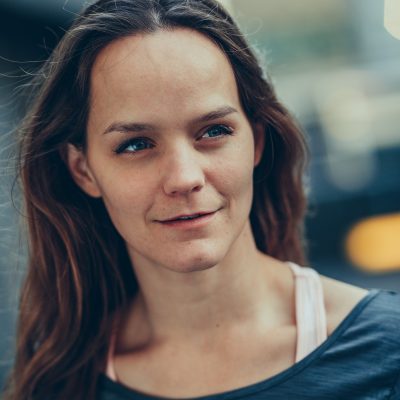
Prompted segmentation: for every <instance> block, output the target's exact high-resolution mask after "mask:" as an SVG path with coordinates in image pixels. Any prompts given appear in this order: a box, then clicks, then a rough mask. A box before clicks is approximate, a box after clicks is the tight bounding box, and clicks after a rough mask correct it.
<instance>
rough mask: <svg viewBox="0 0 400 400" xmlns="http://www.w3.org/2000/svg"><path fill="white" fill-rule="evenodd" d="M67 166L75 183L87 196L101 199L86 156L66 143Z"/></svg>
mask: <svg viewBox="0 0 400 400" xmlns="http://www.w3.org/2000/svg"><path fill="white" fill-rule="evenodd" d="M67 164H68V169H69V172H70V174H71V175H72V178H73V180H74V181H75V183H76V184H77V185H78V186H79V187H80V188H81V189H82V190H83V191H84V192H85V193H86V194H88V195H89V196H91V197H101V192H100V190H99V187H98V184H97V182H96V179H95V177H94V176H93V174H92V172H91V171H90V168H89V165H88V163H87V159H86V155H85V154H84V153H83V151H82V150H80V149H78V148H77V147H76V146H74V145H73V144H70V143H68V148H67Z"/></svg>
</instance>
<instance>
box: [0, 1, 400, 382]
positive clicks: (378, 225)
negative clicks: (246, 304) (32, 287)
mask: <svg viewBox="0 0 400 400" xmlns="http://www.w3.org/2000/svg"><path fill="white" fill-rule="evenodd" d="M223 3H224V4H226V6H227V7H229V9H230V10H231V11H232V13H233V14H234V15H235V17H236V19H237V21H238V23H239V25H240V26H241V28H242V29H243V31H244V32H245V33H246V35H247V37H248V39H249V40H250V42H251V43H252V44H254V45H255V46H257V48H258V50H259V53H260V54H259V56H260V57H261V59H263V60H264V64H265V66H266V68H267V70H268V73H269V75H270V76H271V79H272V80H273V82H274V84H275V87H276V91H277V94H278V97H279V98H280V99H281V100H282V101H283V102H284V103H285V104H286V105H287V106H288V108H289V109H290V111H291V112H292V113H293V114H294V115H295V116H296V118H297V119H298V121H299V123H300V124H301V126H302V127H303V129H304V131H305V134H306V136H307V139H308V142H309V145H310V149H311V162H310V165H309V170H308V177H307V179H306V184H307V187H308V191H309V200H310V205H309V212H308V216H307V223H306V233H307V242H308V254H309V264H310V265H311V266H312V267H313V268H315V269H316V270H317V271H319V272H320V273H322V274H324V275H327V276H330V277H333V278H336V279H340V280H343V281H346V282H349V283H352V284H356V285H359V286H362V287H365V288H386V289H394V290H400V73H399V72H400V40H396V39H395V38H394V37H393V36H391V35H390V34H389V33H388V31H387V30H386V29H385V28H384V3H383V2H381V1H376V0H302V1H301V2H294V1H292V0H230V1H229V0H228V1H223ZM86 4H88V2H85V1H83V0H67V1H66V0H0V168H1V169H0V384H1V383H2V382H3V380H4V378H5V374H6V372H7V370H8V369H9V367H10V365H11V363H12V357H13V345H14V332H15V321H16V312H17V303H18V288H19V286H20V282H21V278H22V277H23V275H24V264H25V255H24V254H25V253H26V243H25V238H24V234H23V231H21V230H20V226H19V225H20V222H19V212H18V211H17V210H18V209H19V206H18V196H17V197H16V201H15V202H16V204H13V202H12V200H11V196H10V192H11V190H12V186H13V178H14V165H13V157H14V155H15V153H14V152H15V148H14V147H15V139H16V134H15V133H13V128H15V126H16V125H17V124H18V121H19V120H20V118H21V116H22V115H23V112H24V109H25V107H26V99H25V98H24V95H23V88H24V85H26V84H27V83H28V82H29V79H30V77H31V76H32V74H34V73H35V71H36V70H37V68H38V67H39V66H40V64H41V62H42V61H43V60H45V59H46V58H47V57H48V56H49V54H50V53H51V50H52V48H53V47H54V46H55V45H56V44H57V42H58V40H59V39H60V38H61V37H62V35H63V33H64V32H65V30H66V29H67V28H68V26H69V25H70V24H71V22H72V21H73V19H74V17H75V16H76V13H78V12H79V11H80V10H81V8H82V7H83V6H84V5H86ZM397 17H398V19H397V21H398V24H399V26H400V15H398V16H397ZM16 194H17V195H18V190H17V191H16ZM49 240H50V239H49Z"/></svg>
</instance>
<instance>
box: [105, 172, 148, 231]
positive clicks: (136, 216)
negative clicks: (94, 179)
mask: <svg viewBox="0 0 400 400" xmlns="http://www.w3.org/2000/svg"><path fill="white" fill-rule="evenodd" d="M98 182H99V186H100V190H101V194H102V198H103V201H104V204H105V207H106V209H107V211H108V213H109V215H110V218H111V220H112V221H113V223H114V225H115V227H116V229H117V230H118V231H119V233H120V234H121V236H123V237H124V236H126V233H127V232H128V230H129V229H132V225H133V224H135V225H136V224H141V221H142V220H143V218H145V217H146V215H147V211H148V210H149V209H150V207H151V202H150V201H151V199H152V198H154V195H153V183H152V182H151V181H150V180H149V179H147V178H145V177H144V176H143V174H137V173H132V172H130V173H126V171H124V172H123V171H119V172H118V171H114V172H113V173H111V171H109V174H107V175H105V174H101V175H100V176H98Z"/></svg>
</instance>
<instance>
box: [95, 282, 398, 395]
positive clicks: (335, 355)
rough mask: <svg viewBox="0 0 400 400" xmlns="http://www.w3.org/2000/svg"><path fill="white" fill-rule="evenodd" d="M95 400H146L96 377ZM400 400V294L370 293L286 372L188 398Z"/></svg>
mask: <svg viewBox="0 0 400 400" xmlns="http://www.w3.org/2000/svg"><path fill="white" fill-rule="evenodd" d="M97 398H98V399H101V400H151V399H153V400H154V399H160V397H154V396H149V395H145V394H143V393H140V392H138V391H135V390H132V389H130V388H127V387H126V386H124V385H122V384H120V383H116V382H113V381H112V380H110V379H109V378H108V377H106V376H105V375H100V379H99V386H98V397H97ZM194 399H195V400H227V399H251V400H264V399H265V400H303V399H313V400H314V399H315V400H317V399H318V400H361V399H362V400H395V399H396V400H400V293H398V292H394V291H389V290H383V289H371V290H370V291H369V293H368V294H367V295H366V296H365V297H364V298H363V299H362V300H360V302H359V303H358V304H357V305H356V306H355V307H354V308H353V310H352V311H351V312H350V313H349V314H348V315H347V316H346V318H345V319H344V320H343V321H342V322H341V323H340V324H339V326H338V327H337V328H336V329H335V330H334V331H333V332H332V334H331V335H330V336H329V337H328V338H327V340H326V341H325V342H323V343H322V344H321V345H320V346H318V347H317V348H316V349H315V350H314V351H313V352H311V353H310V354H309V355H307V356H306V357H305V358H303V359H302V360H300V361H299V362H297V363H295V364H294V365H292V366H291V367H290V368H288V369H286V370H284V371H282V372H280V373H278V374H276V375H274V376H272V377H270V378H268V379H265V380H264V381H262V382H258V383H255V384H252V385H249V386H246V387H242V388H239V389H234V390H230V391H227V392H223V393H217V394H213V395H208V396H201V397H196V398H191V400H194Z"/></svg>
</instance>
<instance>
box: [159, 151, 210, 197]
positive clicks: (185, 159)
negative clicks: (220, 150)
mask: <svg viewBox="0 0 400 400" xmlns="http://www.w3.org/2000/svg"><path fill="white" fill-rule="evenodd" d="M195 153H196V152H195V151H194V150H193V149H188V146H182V147H181V148H180V149H177V150H176V151H174V152H171V153H170V154H169V155H168V156H167V157H166V160H165V163H163V171H162V172H161V173H162V176H163V189H164V192H165V193H166V194H167V195H170V196H171V195H172V196H173V195H178V194H184V195H187V194H189V193H192V192H198V191H200V190H201V188H202V187H203V186H204V182H205V177H204V171H203V167H202V166H201V163H200V160H199V155H198V154H197V155H196V154H195Z"/></svg>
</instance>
